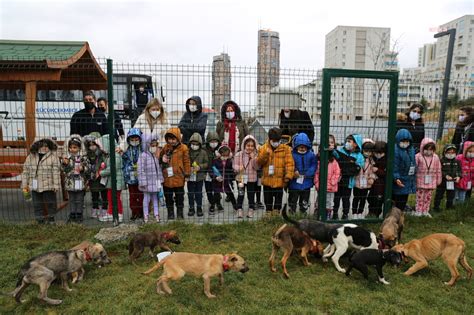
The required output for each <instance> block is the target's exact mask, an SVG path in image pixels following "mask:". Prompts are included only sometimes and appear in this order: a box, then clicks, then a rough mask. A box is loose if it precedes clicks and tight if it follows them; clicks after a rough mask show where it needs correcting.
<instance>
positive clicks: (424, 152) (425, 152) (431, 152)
mask: <svg viewBox="0 0 474 315" xmlns="http://www.w3.org/2000/svg"><path fill="white" fill-rule="evenodd" d="M423 155H425V156H432V155H433V150H423Z"/></svg>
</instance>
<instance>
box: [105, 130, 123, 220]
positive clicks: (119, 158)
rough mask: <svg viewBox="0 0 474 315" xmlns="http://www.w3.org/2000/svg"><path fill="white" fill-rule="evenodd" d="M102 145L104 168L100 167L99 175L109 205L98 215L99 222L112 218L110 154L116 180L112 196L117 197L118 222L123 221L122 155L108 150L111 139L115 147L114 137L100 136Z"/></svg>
mask: <svg viewBox="0 0 474 315" xmlns="http://www.w3.org/2000/svg"><path fill="white" fill-rule="evenodd" d="M101 141H102V145H103V146H104V148H103V149H104V152H105V153H106V154H107V157H106V159H105V168H103V167H101V170H100V171H99V174H100V176H101V180H100V182H101V184H102V185H104V186H105V188H106V189H107V201H108V204H109V207H108V209H107V213H106V214H102V215H101V216H100V217H99V221H101V222H107V221H112V220H113V219H114V217H113V214H112V212H113V204H112V176H111V174H112V168H111V161H110V159H111V156H112V154H115V174H116V175H115V176H116V177H115V180H116V185H117V186H116V188H117V191H116V195H115V196H114V197H115V198H116V199H117V208H118V218H119V222H122V221H123V205H122V198H121V194H122V190H124V189H126V188H127V187H126V185H125V180H124V177H123V172H122V156H120V154H119V153H117V152H116V151H112V152H110V141H113V144H114V146H113V147H114V149H115V148H116V147H117V145H116V143H115V139H114V138H112V139H109V135H103V136H102V137H101Z"/></svg>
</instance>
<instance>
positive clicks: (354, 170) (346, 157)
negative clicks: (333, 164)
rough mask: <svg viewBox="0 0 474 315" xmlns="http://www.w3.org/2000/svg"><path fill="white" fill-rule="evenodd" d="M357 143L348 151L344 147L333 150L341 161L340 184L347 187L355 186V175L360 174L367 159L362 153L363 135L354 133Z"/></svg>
mask: <svg viewBox="0 0 474 315" xmlns="http://www.w3.org/2000/svg"><path fill="white" fill-rule="evenodd" d="M352 137H353V138H354V141H355V143H356V145H357V148H355V149H354V150H353V151H347V150H346V149H345V148H344V147H342V148H340V149H337V150H335V151H334V152H333V155H334V157H335V158H336V159H337V162H338V163H339V167H340V169H341V180H340V184H341V185H344V186H345V187H347V188H350V189H352V188H354V186H355V177H356V176H357V175H358V174H359V172H360V169H361V168H362V167H364V164H365V159H364V156H363V155H362V153H361V151H362V136H361V135H358V134H354V135H352Z"/></svg>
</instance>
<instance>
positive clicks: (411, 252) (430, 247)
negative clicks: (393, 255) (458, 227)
mask: <svg viewBox="0 0 474 315" xmlns="http://www.w3.org/2000/svg"><path fill="white" fill-rule="evenodd" d="M393 250H395V251H397V252H399V253H401V254H402V257H404V258H405V257H410V258H411V259H413V260H415V264H414V265H413V266H411V267H410V268H409V269H408V270H407V271H406V272H405V275H406V276H410V275H412V274H414V273H415V272H417V271H418V270H421V269H423V268H425V267H427V266H428V261H430V260H435V259H436V258H438V257H440V256H441V258H443V260H444V262H445V263H446V265H447V266H448V268H449V271H450V272H451V280H449V282H445V284H447V285H450V286H452V285H454V284H455V283H456V280H457V279H458V278H459V277H460V276H459V272H458V269H457V264H458V262H459V263H460V264H461V266H462V267H463V268H464V270H466V271H467V278H468V280H470V279H471V277H472V268H471V267H470V266H469V265H468V263H467V260H466V255H465V251H466V245H465V244H464V241H463V240H462V239H460V238H458V237H456V236H455V235H453V234H444V233H437V234H431V235H428V236H426V237H424V238H422V239H419V240H411V241H410V242H408V243H406V244H398V245H395V246H394V247H393Z"/></svg>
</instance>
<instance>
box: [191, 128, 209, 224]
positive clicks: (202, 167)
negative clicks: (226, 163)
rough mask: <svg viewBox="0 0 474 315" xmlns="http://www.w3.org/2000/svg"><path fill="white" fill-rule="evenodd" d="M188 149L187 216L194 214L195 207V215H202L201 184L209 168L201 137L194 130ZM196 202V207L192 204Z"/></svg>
mask: <svg viewBox="0 0 474 315" xmlns="http://www.w3.org/2000/svg"><path fill="white" fill-rule="evenodd" d="M189 143H190V149H191V150H190V151H189V162H190V163H191V176H190V177H189V180H188V202H189V212H188V216H189V217H192V216H194V209H197V216H198V217H202V216H203V215H204V213H203V212H202V186H203V184H204V179H205V178H206V174H207V170H208V168H209V157H208V154H207V151H206V149H204V148H203V145H202V144H203V143H202V137H201V135H200V134H199V133H197V132H195V133H193V135H192V136H191V138H189ZM195 204H196V208H194V205H195Z"/></svg>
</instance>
